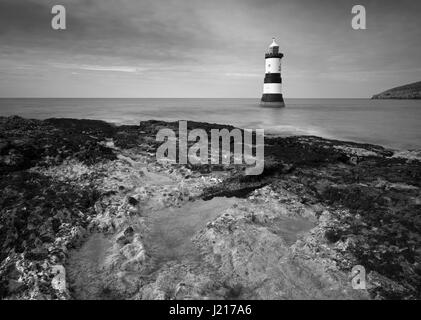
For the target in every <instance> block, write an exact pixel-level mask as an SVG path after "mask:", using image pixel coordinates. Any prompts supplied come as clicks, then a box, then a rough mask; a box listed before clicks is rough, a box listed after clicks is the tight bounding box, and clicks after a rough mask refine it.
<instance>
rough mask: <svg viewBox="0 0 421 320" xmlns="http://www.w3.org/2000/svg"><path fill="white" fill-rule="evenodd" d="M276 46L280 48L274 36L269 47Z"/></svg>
mask: <svg viewBox="0 0 421 320" xmlns="http://www.w3.org/2000/svg"><path fill="white" fill-rule="evenodd" d="M274 47H278V48H279V45H278V44H277V43H276V41H275V38H272V43H271V44H270V46H269V48H274Z"/></svg>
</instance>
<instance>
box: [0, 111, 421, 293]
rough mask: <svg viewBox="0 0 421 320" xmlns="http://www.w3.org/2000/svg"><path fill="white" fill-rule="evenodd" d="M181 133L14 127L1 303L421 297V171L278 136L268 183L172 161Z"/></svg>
mask: <svg viewBox="0 0 421 320" xmlns="http://www.w3.org/2000/svg"><path fill="white" fill-rule="evenodd" d="M176 126H177V123H176V122H164V121H143V122H140V124H139V125H131V126H129V125H126V126H115V125H111V124H108V123H106V122H103V121H96V120H75V119H47V120H44V121H40V120H27V119H23V118H19V117H8V118H0V134H1V150H0V152H1V162H0V174H1V184H2V190H3V192H2V199H1V217H0V218H1V220H0V224H1V233H0V234H1V239H0V240H1V243H2V248H1V264H0V296H1V298H6V299H30V298H33V299H40V298H44V299H70V298H73V299H87V298H89V299H99V298H116V299H188V298H196V299H207V298H213V299H235V298H242V299H305V298H313V299H362V298H365V299H369V298H378V299H393V298H404V299H414V298H418V299H419V298H420V297H421V295H420V292H421V287H420V283H421V266H420V262H421V260H420V259H421V252H420V251H419V248H420V243H421V220H420V219H421V216H420V212H421V192H420V188H421V182H420V181H421V162H420V160H419V159H417V158H408V157H405V155H401V156H399V154H398V155H397V154H395V153H394V151H392V150H389V149H386V148H383V147H380V146H375V145H370V144H360V143H353V142H343V141H337V140H328V139H323V138H318V137H315V136H295V137H285V138H282V137H267V138H266V139H265V170H264V172H263V174H262V175H260V176H256V177H251V176H250V177H249V176H244V175H243V172H242V169H243V168H242V167H241V166H235V165H229V166H211V165H202V166H191V165H186V166H183V165H170V164H160V163H157V162H156V159H155V157H154V155H155V150H156V148H157V147H158V145H159V144H158V143H157V142H156V140H155V136H156V133H157V131H158V130H159V129H160V128H162V127H170V128H176ZM190 126H191V128H195V127H197V128H206V129H210V128H227V129H232V128H233V127H230V126H222V125H220V126H218V125H214V124H205V123H199V122H193V121H189V128H190ZM213 200H215V201H213ZM212 201H213V202H212ZM169 212H170V213H171V212H172V213H174V214H172V215H170V214H169ZM177 213H178V214H179V215H180V216H183V215H186V216H185V217H184V220H177V218H175V220H171V219H174V215H175V214H177ZM189 213H190V214H191V215H189ZM195 215H199V216H200V219H193V217H195ZM166 221H171V222H172V223H173V225H174V227H178V228H180V230H179V231H177V230H176V231H174V230H171V229H168V227H166V225H165V222H166ZM189 221H192V222H191V223H192V224H191V225H190V224H189V223H187V222H189ZM186 223H187V226H188V227H189V228H190V229H182V227H183V225H185V224H186ZM167 224H168V223H167ZM193 231H194V232H193ZM172 233H174V234H172ZM167 234H168V236H167ZM162 239H163V240H162ZM93 252H96V254H97V256H95V257H94V258H93V257H92V253H93ZM174 252H175V254H174ZM57 265H60V266H63V267H64V268H65V270H66V281H65V283H66V285H62V284H60V285H57V283H54V282H52V281H51V279H52V278H54V273H53V270H52V267H53V266H57ZM355 265H362V266H364V267H365V268H366V270H367V282H368V289H367V290H354V289H352V287H351V285H350V272H351V269H352V268H353V266H355ZM87 283H89V285H88V286H87V285H86V284H87ZM83 284H85V286H83ZM85 287H88V289H87V288H85Z"/></svg>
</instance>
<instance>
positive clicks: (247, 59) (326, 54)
mask: <svg viewBox="0 0 421 320" xmlns="http://www.w3.org/2000/svg"><path fill="white" fill-rule="evenodd" d="M56 4H61V5H63V6H64V7H65V8H66V17H67V21H66V22H67V29H66V30H60V31H57V30H53V29H52V27H51V19H52V17H53V15H52V14H51V8H52V7H53V6H54V5H56ZM356 4H360V5H364V6H365V8H366V12H367V29H366V30H354V29H352V27H351V20H352V18H353V14H352V13H351V9H352V7H353V6H354V5H356ZM420 16H421V1H419V0H401V1H395V0H358V1H357V0H320V1H314V0H60V1H58V0H0V97H115V98H126V97H127V98H135V97H139V98H149V97H151V98H153V97H160V98H172V97H177V98H183V97H187V98H190V97H191V98H260V96H261V94H262V88H263V78H264V72H265V71H264V53H265V51H266V50H267V47H268V46H269V44H270V43H271V39H272V37H275V38H276V40H277V42H278V43H279V45H280V50H281V51H282V52H283V53H284V54H285V57H284V59H283V60H282V68H283V71H282V78H283V91H284V96H285V97H286V98H367V97H371V96H372V95H373V94H375V93H378V92H380V91H384V90H386V89H389V88H391V87H395V86H399V85H403V84H407V83H410V82H415V81H420V80H421V59H420V57H421V41H420V40H421V28H420V23H419V17H420Z"/></svg>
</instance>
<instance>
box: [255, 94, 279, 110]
mask: <svg viewBox="0 0 421 320" xmlns="http://www.w3.org/2000/svg"><path fill="white" fill-rule="evenodd" d="M260 105H261V106H262V107H272V108H283V107H285V102H284V97H283V96H282V94H279V93H278V94H275V93H264V94H263V96H262V100H261V103H260Z"/></svg>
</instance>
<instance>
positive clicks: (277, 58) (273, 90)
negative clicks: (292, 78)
mask: <svg viewBox="0 0 421 320" xmlns="http://www.w3.org/2000/svg"><path fill="white" fill-rule="evenodd" d="M283 56H284V55H283V54H282V53H280V52H279V45H278V44H277V43H276V41H275V38H272V44H271V45H270V46H269V50H268V52H267V53H266V54H265V63H266V68H265V73H266V74H265V80H264V85H263V96H262V105H263V106H272V107H284V106H285V103H284V98H283V96H282V77H281V59H282V58H283Z"/></svg>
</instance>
